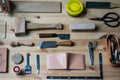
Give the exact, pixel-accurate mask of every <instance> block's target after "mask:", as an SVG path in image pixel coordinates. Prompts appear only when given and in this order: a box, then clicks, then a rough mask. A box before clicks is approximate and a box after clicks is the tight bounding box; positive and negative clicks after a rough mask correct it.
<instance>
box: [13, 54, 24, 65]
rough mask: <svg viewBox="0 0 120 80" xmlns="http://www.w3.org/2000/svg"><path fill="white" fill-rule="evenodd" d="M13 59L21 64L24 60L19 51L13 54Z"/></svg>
mask: <svg viewBox="0 0 120 80" xmlns="http://www.w3.org/2000/svg"><path fill="white" fill-rule="evenodd" d="M11 60H12V62H13V63H15V64H20V63H22V62H23V56H22V55H21V54H19V53H17V54H14V55H12V57H11Z"/></svg>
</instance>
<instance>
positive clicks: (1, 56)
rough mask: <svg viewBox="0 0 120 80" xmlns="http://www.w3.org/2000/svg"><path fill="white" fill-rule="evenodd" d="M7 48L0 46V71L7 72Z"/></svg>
mask: <svg viewBox="0 0 120 80" xmlns="http://www.w3.org/2000/svg"><path fill="white" fill-rule="evenodd" d="M7 55H8V54H7V49H6V48H0V72H7Z"/></svg>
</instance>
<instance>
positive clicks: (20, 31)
mask: <svg viewBox="0 0 120 80" xmlns="http://www.w3.org/2000/svg"><path fill="white" fill-rule="evenodd" d="M15 23H16V24H15V26H14V27H12V28H11V30H12V31H13V32H15V36H23V35H25V34H26V30H51V29H52V30H53V29H56V30H62V29H63V26H62V24H60V23H58V24H39V23H26V21H25V18H24V17H16V18H15Z"/></svg>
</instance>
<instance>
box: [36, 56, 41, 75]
mask: <svg viewBox="0 0 120 80" xmlns="http://www.w3.org/2000/svg"><path fill="white" fill-rule="evenodd" d="M36 66H37V74H39V73H40V56H39V55H36Z"/></svg>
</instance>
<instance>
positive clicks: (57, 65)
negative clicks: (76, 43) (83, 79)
mask: <svg viewBox="0 0 120 80" xmlns="http://www.w3.org/2000/svg"><path fill="white" fill-rule="evenodd" d="M47 69H85V59H84V55H82V54H75V53H54V54H48V55H47Z"/></svg>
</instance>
